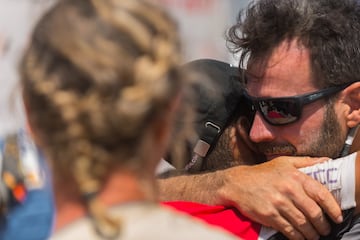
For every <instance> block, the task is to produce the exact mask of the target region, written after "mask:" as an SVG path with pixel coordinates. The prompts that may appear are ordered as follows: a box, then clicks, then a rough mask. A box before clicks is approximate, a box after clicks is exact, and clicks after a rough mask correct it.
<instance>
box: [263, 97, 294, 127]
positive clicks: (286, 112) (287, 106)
mask: <svg viewBox="0 0 360 240" xmlns="http://www.w3.org/2000/svg"><path fill="white" fill-rule="evenodd" d="M258 105H259V108H260V109H259V110H260V111H261V113H262V114H263V116H264V118H266V120H267V121H268V122H270V123H272V124H274V125H282V124H288V123H291V122H295V121H296V120H297V119H298V117H299V106H298V105H297V104H296V102H293V101H290V100H279V101H276V100H261V101H259V102H258Z"/></svg>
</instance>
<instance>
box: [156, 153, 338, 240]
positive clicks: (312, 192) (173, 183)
mask: <svg viewBox="0 0 360 240" xmlns="http://www.w3.org/2000/svg"><path fill="white" fill-rule="evenodd" d="M318 162H319V160H318V159H311V158H302V159H296V160H295V158H290V160H289V158H287V157H280V158H278V159H275V160H273V161H270V162H266V163H263V164H258V165H255V166H237V167H232V168H228V169H225V170H219V171H215V172H211V173H205V174H197V175H188V176H177V177H172V178H168V179H160V180H159V184H160V196H161V200H167V201H169V200H170V201H171V200H185V201H195V202H201V203H206V204H214V205H217V204H219V205H227V206H235V207H236V208H238V209H239V211H240V212H241V213H242V214H244V215H245V216H247V217H249V218H251V219H252V220H254V221H257V222H259V223H261V224H263V225H265V226H270V227H272V228H274V229H276V230H279V231H281V232H282V233H283V234H284V235H286V236H287V237H289V238H292V239H301V238H303V237H305V238H307V239H312V238H315V237H316V236H318V233H319V234H321V235H326V234H327V233H328V232H329V231H330V227H329V223H328V222H327V220H326V217H325V215H324V213H323V211H322V209H323V210H324V211H325V212H326V213H327V214H328V215H329V216H330V217H331V218H332V219H333V220H334V221H335V222H341V220H342V215H341V209H340V207H339V205H338V204H337V202H336V200H335V199H334V197H333V196H332V195H331V193H330V192H329V191H328V190H327V189H326V188H325V187H324V186H323V185H321V184H320V183H319V182H317V181H315V180H313V179H312V178H311V177H309V176H307V175H306V174H304V173H301V172H300V171H298V170H297V168H300V167H305V166H310V165H313V164H316V163H318Z"/></svg>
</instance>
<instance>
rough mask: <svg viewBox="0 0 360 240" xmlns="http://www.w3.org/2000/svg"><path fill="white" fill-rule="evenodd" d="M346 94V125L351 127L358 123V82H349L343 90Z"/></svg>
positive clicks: (359, 122) (359, 113) (359, 116)
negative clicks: (347, 112) (347, 109)
mask: <svg viewBox="0 0 360 240" xmlns="http://www.w3.org/2000/svg"><path fill="white" fill-rule="evenodd" d="M344 92H345V94H346V96H347V97H346V103H347V104H348V105H349V107H350V109H349V114H348V115H347V125H348V127H349V128H353V127H355V126H356V125H358V124H360V82H355V83H353V84H351V85H350V86H349V87H347V88H346V89H345V90H344Z"/></svg>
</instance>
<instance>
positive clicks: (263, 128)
mask: <svg viewBox="0 0 360 240" xmlns="http://www.w3.org/2000/svg"><path fill="white" fill-rule="evenodd" d="M262 66H264V65H260V64H259V63H258V62H254V61H250V62H249V66H248V77H249V78H250V80H249V83H248V85H247V87H248V92H249V94H250V95H252V96H256V97H265V96H266V97H285V96H294V95H299V94H304V93H309V92H313V91H317V90H318V88H317V87H316V86H315V85H314V83H313V82H312V81H313V78H312V75H311V68H310V60H309V52H308V50H307V49H305V48H304V47H302V46H300V45H298V44H297V42H296V41H291V42H290V45H289V44H288V42H284V43H282V44H280V45H279V46H278V47H277V48H276V49H274V51H273V52H272V55H271V56H270V58H269V59H268V62H267V64H265V68H261V67H262ZM359 89H360V86H359V84H358V83H355V84H352V85H351V86H349V87H348V88H346V89H345V90H343V91H342V92H340V93H339V96H338V98H336V100H335V102H334V103H333V106H332V109H331V111H332V112H331V111H329V110H328V109H327V104H326V102H325V101H324V100H319V101H316V102H313V103H311V104H308V105H306V106H305V107H304V109H303V113H302V117H301V119H300V120H299V121H298V122H295V123H293V124H290V125H285V126H282V127H279V126H271V125H269V124H267V123H266V122H265V121H264V120H263V119H262V118H261V116H260V115H259V113H257V114H256V116H255V119H254V123H253V125H252V126H249V127H250V132H249V137H250V139H249V140H251V141H252V142H254V143H255V145H256V146H257V147H259V144H260V146H262V149H261V150H262V151H263V152H264V153H265V156H266V160H268V162H265V163H263V164H257V165H255V166H236V167H231V168H227V169H224V170H218V171H214V172H210V173H205V174H198V175H190V176H179V177H173V178H168V179H162V180H159V181H160V196H161V198H162V200H179V199H181V200H185V201H198V202H203V203H207V204H222V205H227V206H235V207H236V208H238V209H239V211H240V212H241V213H242V214H244V215H246V216H248V217H249V218H251V219H252V220H254V221H257V222H259V223H261V224H263V225H265V226H270V227H272V228H274V229H276V230H278V231H280V232H282V233H283V234H284V235H285V236H287V237H288V238H290V239H317V238H318V237H319V235H326V234H328V233H329V231H330V227H329V223H328V221H327V220H326V218H325V215H324V212H325V213H327V214H328V215H329V216H330V218H331V219H332V220H333V221H335V222H341V221H342V215H341V210H340V207H339V206H338V204H337V202H336V201H335V199H334V198H333V196H332V195H331V194H330V193H329V191H328V190H327V189H326V188H325V187H324V186H322V185H321V184H320V183H318V182H316V181H315V180H313V179H311V178H310V177H309V176H307V175H305V174H303V173H301V172H299V171H298V170H297V168H300V167H305V166H310V165H313V164H316V163H317V162H319V161H321V159H318V158H295V159H294V158H281V157H280V158H276V159H274V158H275V157H278V156H281V155H300V156H302V155H310V156H327V157H334V155H335V154H338V153H339V151H340V149H341V147H340V146H342V144H343V140H344V139H345V136H346V133H347V130H348V128H349V127H354V126H355V125H356V124H359V122H360V121H359V120H360V117H359V115H360V114H359V110H358V109H359V108H360V104H359V103H360V99H359V96H360V94H359V92H360V91H359ZM329 114H330V116H332V117H334V119H333V120H334V121H335V122H336V123H337V125H338V127H339V128H338V130H339V131H337V132H336V134H335V137H334V136H333V139H332V141H333V140H334V142H336V144H333V145H331V146H330V145H329V142H327V144H326V146H328V145H329V147H327V148H324V143H323V142H324V140H326V139H325V137H326V136H324V135H323V134H322V133H321V131H322V130H323V129H324V126H326V125H324V120H325V118H326V119H327V117H328V116H329ZM325 116H326V117H325ZM238 128H239V127H238ZM239 129H240V130H241V128H239ZM243 134H244V130H242V135H243ZM245 134H247V132H246V133H245ZM329 134H330V133H329ZM331 134H332V133H331ZM249 137H248V138H249ZM335 138H336V139H335ZM243 139H244V138H243ZM335 140H336V141H335ZM321 141H323V142H321ZM245 142H248V141H245ZM325 142H326V141H325ZM340 142H341V145H340V146H339V143H340ZM269 143H270V144H273V145H268V144H269ZM274 144H275V145H274ZM283 144H285V145H286V146H291V148H288V147H285V148H283V147H281V146H283ZM269 146H276V148H275V149H274V150H271V149H273V148H269ZM279 146H280V147H279ZM353 150H359V149H358V148H355V149H353ZM173 186H177V187H176V188H174V187H173ZM209 186H211V187H209ZM194 192H196V193H197V194H193V193H194ZM357 196H358V193H357ZM264 199H265V200H266V201H264Z"/></svg>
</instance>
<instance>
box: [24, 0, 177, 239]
mask: <svg viewBox="0 0 360 240" xmlns="http://www.w3.org/2000/svg"><path fill="white" fill-rule="evenodd" d="M176 28H177V27H176V24H175V23H174V21H173V20H172V19H171V18H170V17H169V16H168V15H167V14H166V13H165V12H164V11H163V10H161V9H160V8H158V7H155V6H153V5H152V4H150V3H149V2H147V1H143V0H62V1H59V2H58V3H57V4H56V5H55V6H54V7H53V8H52V9H51V10H50V11H49V12H48V13H47V14H46V15H45V16H44V17H43V18H42V19H41V20H40V22H39V23H38V24H37V26H36V28H35V30H34V33H33V36H32V39H31V43H30V46H29V49H28V50H27V51H26V53H25V55H24V57H23V60H22V64H21V68H20V70H21V78H22V86H23V95H24V100H25V102H26V105H27V106H28V109H29V122H30V124H31V125H32V126H33V128H35V132H36V133H37V135H38V136H39V139H40V141H41V142H42V143H43V145H44V146H45V150H46V152H47V154H48V155H49V157H50V159H51V160H52V165H53V168H54V169H55V172H54V175H55V178H56V177H61V178H65V177H66V178H70V179H73V180H74V181H75V182H76V183H77V187H78V191H79V192H80V193H81V194H82V195H84V196H88V198H87V201H86V203H87V206H88V211H89V214H90V215H91V216H92V218H93V220H94V224H95V227H96V229H97V230H98V231H99V232H100V234H101V235H102V236H105V237H112V236H115V235H117V233H118V232H119V227H120V224H119V221H118V220H116V219H112V218H110V217H109V216H107V214H106V211H105V209H104V207H103V206H102V205H101V204H100V203H99V201H98V199H97V197H96V193H97V192H98V191H99V190H100V188H101V184H102V183H103V181H104V180H105V179H106V176H107V174H108V173H109V171H110V170H111V168H112V166H113V165H114V164H123V165H135V166H138V167H141V164H142V162H141V161H140V160H138V161H136V159H137V158H136V157H135V156H136V154H137V153H136V151H137V150H138V148H134V147H133V146H134V145H136V144H139V143H140V141H141V136H142V133H143V130H144V129H145V128H146V127H147V126H148V122H149V120H151V118H154V116H156V114H160V113H161V112H162V111H164V110H165V109H166V106H167V104H168V103H169V101H170V100H171V99H172V98H173V97H174V95H176V93H177V92H178V91H180V89H182V85H183V81H182V78H180V77H179V73H178V72H177V66H178V63H179V61H180V60H181V59H180V56H179V52H180V50H179V42H178V36H177V30H176ZM130 159H131V161H130ZM134 159H135V160H134ZM55 181H56V179H55Z"/></svg>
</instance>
